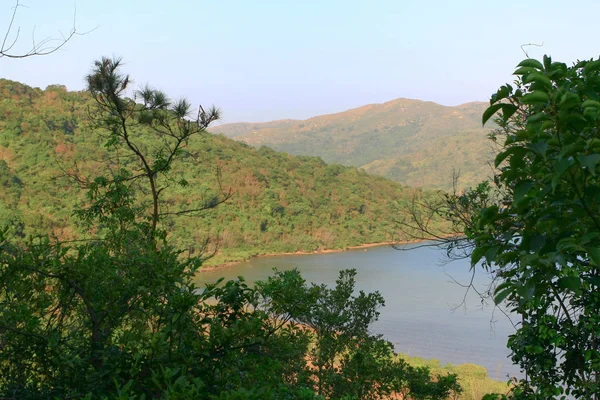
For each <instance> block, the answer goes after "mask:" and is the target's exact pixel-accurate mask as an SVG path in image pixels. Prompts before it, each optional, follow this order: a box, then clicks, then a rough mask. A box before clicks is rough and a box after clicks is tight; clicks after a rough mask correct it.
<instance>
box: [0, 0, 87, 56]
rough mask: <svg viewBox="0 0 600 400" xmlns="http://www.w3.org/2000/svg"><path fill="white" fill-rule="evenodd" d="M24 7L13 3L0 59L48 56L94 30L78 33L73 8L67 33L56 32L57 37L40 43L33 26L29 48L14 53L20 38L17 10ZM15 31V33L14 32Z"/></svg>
mask: <svg viewBox="0 0 600 400" xmlns="http://www.w3.org/2000/svg"><path fill="white" fill-rule="evenodd" d="M22 7H26V6H24V5H23V4H21V3H20V0H16V1H15V5H14V7H13V10H12V13H11V17H10V22H9V24H8V27H7V28H6V32H5V34H4V38H3V39H2V45H1V46H0V58H2V57H6V58H27V57H33V56H45V55H48V54H52V53H54V52H55V51H58V50H60V49H61V48H62V47H63V46H65V45H66V44H67V43H68V42H69V41H70V40H71V39H72V38H73V37H74V36H82V35H85V34H87V33H89V32H91V31H93V30H94V29H95V28H94V29H92V30H90V31H88V32H83V33H80V32H78V31H77V27H76V20H77V8H76V7H75V9H74V11H73V26H72V27H71V29H70V30H69V32H68V33H67V34H66V35H65V34H63V33H62V32H61V31H58V33H59V37H52V36H50V37H46V38H44V39H42V40H41V41H37V40H36V38H35V30H36V27H35V26H34V28H33V30H32V35H31V47H30V48H29V49H28V50H26V51H23V52H16V51H14V50H13V49H14V47H15V46H16V44H17V43H18V42H19V38H20V36H21V27H20V26H15V22H16V17H17V13H18V11H19V8H22ZM15 30H16V32H15ZM12 32H15V33H14V38H12V39H11V33H12Z"/></svg>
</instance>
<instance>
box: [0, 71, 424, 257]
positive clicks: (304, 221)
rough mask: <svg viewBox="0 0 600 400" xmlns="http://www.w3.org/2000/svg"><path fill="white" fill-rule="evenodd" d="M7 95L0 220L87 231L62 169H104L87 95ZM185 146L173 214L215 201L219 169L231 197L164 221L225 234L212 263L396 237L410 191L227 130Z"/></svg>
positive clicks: (183, 234)
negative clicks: (398, 211) (397, 212)
mask: <svg viewBox="0 0 600 400" xmlns="http://www.w3.org/2000/svg"><path fill="white" fill-rule="evenodd" d="M0 99H1V100H2V101H0V132H1V135H0V185H1V186H2V190H0V225H2V224H10V225H11V226H13V227H14V231H15V232H16V233H17V234H20V235H22V236H25V235H29V234H33V233H36V232H52V233H53V235H55V236H57V237H58V238H59V239H75V238H79V237H81V236H82V235H85V234H86V232H85V229H84V228H83V227H82V226H80V224H78V223H77V221H76V220H75V219H74V218H73V217H72V212H73V209H74V208H75V206H76V205H77V204H82V203H84V202H85V197H84V193H83V191H82V190H80V189H79V188H78V187H77V186H76V185H75V184H74V183H73V182H72V181H70V180H69V179H67V178H66V177H65V171H73V170H74V169H77V170H78V171H79V172H80V173H82V174H87V175H88V176H94V175H95V174H97V171H98V169H99V168H101V167H102V165H98V162H97V159H98V157H99V154H101V153H102V152H104V151H106V150H105V148H104V146H103V143H104V139H102V138H100V137H99V136H98V135H97V133H96V132H95V131H94V130H93V129H92V128H90V126H89V123H88V121H87V120H86V117H87V115H88V111H87V110H88V106H89V104H90V102H91V99H90V97H89V96H88V95H87V94H86V93H82V92H68V91H66V89H65V88H64V87H60V86H51V87H49V88H47V89H46V90H40V89H35V88H31V87H28V86H26V85H22V84H20V83H17V82H11V81H7V80H0ZM140 135H141V136H142V137H143V132H142V133H141V134H140ZM188 150H189V153H190V155H189V157H188V158H186V159H185V160H183V162H181V163H180V164H179V165H178V166H177V167H176V168H175V169H174V171H173V173H174V174H176V175H177V176H182V177H184V178H185V179H186V180H187V181H188V182H189V183H190V185H189V186H188V187H178V186H177V187H176V186H173V187H171V188H169V191H168V192H166V195H167V202H168V203H169V207H172V211H176V210H177V207H178V206H179V205H180V204H191V203H193V202H195V201H201V200H202V199H203V198H206V197H209V198H210V196H211V193H214V192H215V190H216V188H217V187H218V185H219V180H218V179H217V174H216V172H215V171H216V170H217V169H219V170H220V171H221V175H220V182H221V183H222V185H223V188H224V189H225V190H226V191H227V190H231V191H232V192H233V193H234V195H233V197H232V198H231V199H230V200H229V201H228V202H227V203H226V204H223V205H220V206H219V207H217V208H216V209H213V210H209V211H206V212H204V213H202V214H201V215H199V216H197V217H190V218H188V217H186V218H179V219H177V220H167V221H165V222H164V224H165V225H164V226H165V227H167V228H168V230H169V231H170V234H171V235H172V236H173V239H174V241H175V242H176V243H177V244H178V245H180V246H182V247H185V248H190V249H191V250H192V251H197V250H198V249H197V248H198V243H201V242H202V241H203V239H204V238H205V237H206V236H207V235H208V236H211V237H216V236H219V237H220V238H221V243H220V252H219V255H218V257H217V258H215V259H214V260H213V263H217V262H225V261H231V260H238V259H242V258H247V257H248V256H250V255H253V254H264V253H280V252H295V251H314V250H318V249H340V248H345V247H347V246H353V245H360V244H364V243H374V242H384V241H387V240H390V239H391V238H392V235H393V234H394V233H395V228H394V223H393V217H394V212H393V210H394V207H395V205H396V204H398V202H400V203H402V202H403V201H404V199H408V198H411V197H412V193H413V191H412V190H411V189H407V188H404V187H402V186H401V185H399V184H398V183H395V182H392V181H389V180H387V179H385V178H383V177H376V176H369V175H367V174H366V173H365V172H364V171H361V170H357V169H356V168H350V167H343V166H341V165H335V164H334V165H327V164H325V163H324V162H323V160H321V159H320V158H317V157H295V156H291V155H289V154H285V153H280V152H276V151H274V150H271V149H269V148H261V149H258V150H257V149H254V148H252V147H250V146H248V145H246V144H244V143H241V142H237V141H234V140H231V139H228V138H226V137H224V136H222V135H212V134H209V133H205V134H202V135H201V136H200V137H196V138H195V140H192V142H191V143H190V147H189V148H188ZM169 211H171V210H169Z"/></svg>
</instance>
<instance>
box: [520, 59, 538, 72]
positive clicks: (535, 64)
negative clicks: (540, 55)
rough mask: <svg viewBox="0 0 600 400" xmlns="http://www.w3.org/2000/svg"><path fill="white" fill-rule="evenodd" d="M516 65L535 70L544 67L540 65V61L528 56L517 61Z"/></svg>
mask: <svg viewBox="0 0 600 400" xmlns="http://www.w3.org/2000/svg"><path fill="white" fill-rule="evenodd" d="M517 67H531V68H535V69H537V70H543V69H544V66H543V65H542V63H541V62H539V61H538V60H536V59H534V58H528V59H526V60H523V61H521V62H520V63H519V65H517Z"/></svg>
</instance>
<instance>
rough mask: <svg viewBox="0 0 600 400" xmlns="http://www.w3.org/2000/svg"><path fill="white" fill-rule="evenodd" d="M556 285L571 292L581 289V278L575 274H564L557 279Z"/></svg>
mask: <svg viewBox="0 0 600 400" xmlns="http://www.w3.org/2000/svg"><path fill="white" fill-rule="evenodd" d="M557 285H558V287H559V288H561V289H569V290H571V291H573V292H579V291H580V290H581V279H579V277H577V276H565V277H562V278H560V279H559V280H558V281H557Z"/></svg>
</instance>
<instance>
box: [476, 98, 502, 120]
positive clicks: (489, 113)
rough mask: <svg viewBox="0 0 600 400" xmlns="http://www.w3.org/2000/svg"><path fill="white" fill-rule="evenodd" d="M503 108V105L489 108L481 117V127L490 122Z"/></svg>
mask: <svg viewBox="0 0 600 400" xmlns="http://www.w3.org/2000/svg"><path fill="white" fill-rule="evenodd" d="M502 106H503V104H500V103H499V104H494V105H493V106H490V107H488V108H487V110H485V111H484V112H483V116H482V117H481V125H485V123H486V122H488V120H489V119H490V118H492V116H493V115H494V114H496V112H498V110H500V109H501V108H502Z"/></svg>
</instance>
